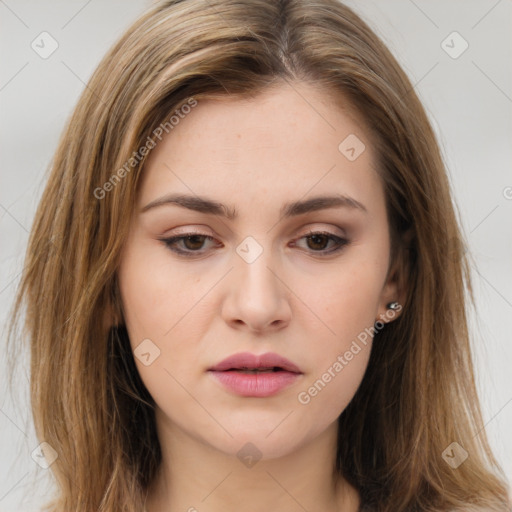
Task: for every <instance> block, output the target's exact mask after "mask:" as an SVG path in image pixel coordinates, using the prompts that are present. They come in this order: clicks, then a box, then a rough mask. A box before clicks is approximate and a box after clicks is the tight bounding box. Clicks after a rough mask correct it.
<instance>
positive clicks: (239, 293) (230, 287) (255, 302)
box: [222, 251, 291, 333]
mask: <svg viewBox="0 0 512 512" xmlns="http://www.w3.org/2000/svg"><path fill="white" fill-rule="evenodd" d="M268 252H269V251H263V253H262V254H261V255H260V256H259V258H258V259H257V260H256V261H253V262H252V263H247V262H246V261H244V260H243V259H241V258H238V256H236V258H238V260H237V261H236V263H235V268H234V269H233V271H232V272H230V273H229V275H228V276H227V279H228V281H227V282H226V283H225V285H226V286H227V293H226V296H225V300H224V302H223V305H222V317H223V319H224V321H225V322H226V323H227V324H229V325H230V327H232V328H235V329H241V330H246V331H250V332H253V333H265V332H273V331H278V330H280V329H283V328H284V327H286V326H287V325H288V324H289V323H290V319H291V308H290V303H289V296H290V290H289V288H288V287H287V286H286V283H285V280H284V279H283V276H282V275H280V272H279V270H277V267H276V265H275V264H274V265H273V264H272V261H271V258H270V256H268V257H267V254H268ZM273 267H274V268H273Z"/></svg>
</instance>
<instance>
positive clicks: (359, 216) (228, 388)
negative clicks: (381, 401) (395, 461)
mask: <svg viewBox="0 0 512 512" xmlns="http://www.w3.org/2000/svg"><path fill="white" fill-rule="evenodd" d="M347 107H348V105H347ZM182 117H183V118H180V120H179V123H178V124H176V125H175V126H174V127H173V129H172V130H171V131H170V132H169V134H168V135H166V136H165V137H163V138H162V140H161V141H158V139H156V141H157V146H156V147H155V148H154V149H152V151H151V155H150V158H149V160H148V161H147V166H146V168H145V171H144V176H143V180H142V183H141V189H140V195H139V200H138V204H137V206H136V214H135V216H134V218H133V222H132V229H131V233H130V236H129V238H128V240H127V242H126V245H125V248H124V252H123V254H122V261H121V266H120V270H119V281H120V289H121V296H122V301H123V307H124V311H125V319H124V320H125V322H126V326H127V329H128V333H129V337H130V341H131V345H132V348H133V350H134V354H135V361H136V364H137V368H138V371H139V372H140V375H141V378H142V380H143V382H144V384H145V385H146V387H147V389H148V391H149V392H150V393H151V395H152V396H153V398H154V400H155V402H156V406H157V410H156V418H157V425H158V428H159V433H160V434H162V433H163V432H167V433H168V434H170V435H174V436H181V437H182V438H184V437H187V438H188V439H194V440H196V441H199V442H201V443H203V444H206V445H209V446H210V447H214V448H216V449H218V450H220V451H222V452H224V453H226V454H236V453H237V452H238V451H239V450H240V449H241V448H242V447H243V446H244V445H245V444H246V443H247V442H251V443H252V444H253V445H255V446H256V447H257V449H258V450H259V452H261V456H262V457H264V458H265V457H267V458H273V457H278V456H281V455H285V454H286V453H291V452H292V451H293V450H296V449H298V448H300V447H301V446H304V445H305V444H306V443H308V442H310V441H311V440H313V439H314V438H315V437H317V436H319V435H320V434H322V433H323V432H325V431H326V430H327V429H328V428H334V426H335V422H336V420H337V418H338V416H339V415H340V414H341V412H342V411H343V410H344V409H345V407H346V406H347V405H348V403H349V402H350V401H351V399H352V397H353V396H354V394H355V392H356V390H357V388H358V386H359V384H360V382H361V380H362V378H363V375H364V373H365V370H366V367H367V363H368V358H369V355H370V349H371V341H372V340H371V335H370V334H371V331H370V329H371V328H372V327H373V326H374V323H375V321H376V320H378V319H379V318H382V319H383V320H384V321H386V320H391V319H392V316H393V315H391V316H390V315H389V312H387V311H386V304H387V303H388V302H390V301H393V300H397V298H398V297H397V295H396V292H397V291H396V288H395V284H394V282H392V281H390V280H389V281H388V280H387V273H388V266H389V263H390V261H389V253H390V237H389V226H388V222H387V216H386V209H385V196H384V192H383V187H382V184H381V182H380V179H379V177H378V175H377V172H376V169H375V165H376V160H375V154H374V153H373V151H372V147H371V145H370V141H369V139H368V137H367V132H366V130H365V128H364V126H363V125H361V124H360V123H357V122H356V121H355V118H354V117H352V116H349V115H348V113H347V111H346V110H345V109H342V108H341V107H339V106H335V105H334V104H333V103H331V101H330V97H329V95H328V94H327V93H324V92H322V91H319V90H318V89H314V88H312V87H311V86H309V85H306V84H294V87H293V88H292V87H291V86H289V85H288V84H285V85H280V86H279V87H276V88H274V89H273V90H272V91H269V92H266V93H264V94H262V95H260V96H258V97H257V98H256V99H253V100H240V99H235V98H230V97H228V96H226V97H225V98H223V99H219V100H203V101H201V100H199V101H198V104H197V106H195V107H194V108H192V109H191V111H190V113H188V114H187V115H183V114H182ZM164 134H165V131H164ZM180 203H181V204H180ZM187 236H188V237H189V238H187ZM174 237H183V238H176V239H175V240H174V241H173V240H171V239H172V238H174ZM242 353H245V354H247V353H249V354H252V355H253V356H254V357H253V358H252V359H251V358H250V357H249V358H247V357H243V358H242V359H241V360H238V361H236V360H235V361H234V362H233V361H232V362H231V363H230V362H228V363H226V365H225V367H224V368H222V367H218V366H217V365H219V363H221V362H222V361H223V360H225V359H226V358H228V357H230V356H233V355H238V354H242ZM262 354H267V356H265V357H263V358H259V359H258V356H260V355H262ZM268 354H270V355H268ZM272 354H274V356H272ZM277 356H279V357H281V358H286V360H287V361H288V362H289V363H291V365H293V366H291V365H290V366H288V365H287V363H285V362H283V361H282V360H279V359H277ZM273 366H275V367H279V368H280V370H278V371H275V370H274V371H269V367H273ZM215 367H217V370H218V371H213V370H212V368H215ZM244 368H246V369H245V370H244ZM247 368H251V369H252V370H247ZM258 368H260V370H258ZM265 368H267V370H266V371H264V370H265ZM291 370H293V371H291ZM245 449H249V448H245ZM251 449H254V448H251ZM249 450H250V449H249ZM249 455H250V454H249Z"/></svg>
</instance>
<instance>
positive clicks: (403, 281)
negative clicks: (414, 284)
mask: <svg viewBox="0 0 512 512" xmlns="http://www.w3.org/2000/svg"><path fill="white" fill-rule="evenodd" d="M412 238H413V234H412V232H411V231H408V232H406V233H405V234H403V235H402V237H401V238H400V239H399V240H398V244H397V245H398V246H397V248H396V251H391V253H392V254H393V252H394V253H395V256H392V260H391V263H390V265H389V270H388V275H387V276H386V282H385V283H384V286H383V288H382V292H381V296H380V299H379V307H378V312H377V318H376V319H375V321H381V322H384V323H389V322H392V321H393V320H396V319H397V318H398V317H399V316H400V315H401V314H402V310H403V307H404V304H405V302H406V298H407V275H408V271H409V258H408V256H409V251H410V248H411V246H412ZM393 302H396V303H398V306H397V307H396V308H395V309H391V308H389V307H388V305H389V304H391V303H393Z"/></svg>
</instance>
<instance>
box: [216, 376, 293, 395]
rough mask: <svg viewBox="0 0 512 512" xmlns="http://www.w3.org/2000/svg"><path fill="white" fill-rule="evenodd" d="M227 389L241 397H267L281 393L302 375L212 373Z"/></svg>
mask: <svg viewBox="0 0 512 512" xmlns="http://www.w3.org/2000/svg"><path fill="white" fill-rule="evenodd" d="M209 373H211V374H212V375H213V376H214V377H215V378H216V379H218V380H219V381H220V383H221V384H223V385H224V386H225V387H226V388H228V389H229V390H231V391H233V392H234V393H236V394H237V395H241V396H253V397H259V398H262V397H267V396H272V395H275V394H277V393H279V392H280V391H281V390H283V389H284V388H286V387H288V386H290V385H291V384H293V383H294V382H295V381H296V380H297V379H298V378H299V377H300V375H301V374H300V373H293V372H287V371H279V372H262V373H242V372H236V371H224V372H218V371H211V370H210V372H209Z"/></svg>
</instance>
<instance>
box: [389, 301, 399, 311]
mask: <svg viewBox="0 0 512 512" xmlns="http://www.w3.org/2000/svg"><path fill="white" fill-rule="evenodd" d="M399 307H400V304H399V303H398V302H390V303H389V304H388V305H387V306H386V308H387V309H392V310H397V309H398V308H399Z"/></svg>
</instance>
